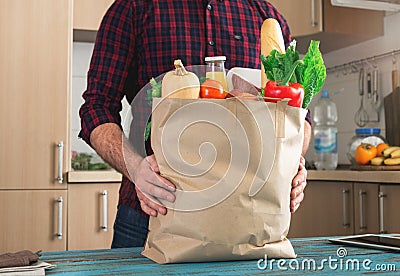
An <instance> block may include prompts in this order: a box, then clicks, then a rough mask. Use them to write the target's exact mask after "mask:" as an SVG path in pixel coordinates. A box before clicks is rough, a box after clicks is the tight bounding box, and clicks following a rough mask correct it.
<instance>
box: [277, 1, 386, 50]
mask: <svg viewBox="0 0 400 276" xmlns="http://www.w3.org/2000/svg"><path fill="white" fill-rule="evenodd" d="M269 2H271V3H272V4H273V5H274V6H275V7H276V8H277V9H278V10H279V11H280V12H281V13H282V14H283V16H284V17H285V18H286V20H287V21H288V23H289V27H290V30H291V33H292V35H293V36H294V38H295V39H296V40H297V41H298V44H297V49H298V50H299V51H300V52H301V53H304V52H305V51H306V50H307V47H308V45H309V41H310V39H314V40H320V41H321V46H320V47H321V51H322V52H329V51H333V50H337V49H340V48H343V47H346V46H349V45H352V44H357V43H360V42H362V41H365V40H368V39H372V38H375V37H378V36H381V35H383V23H384V22H383V17H384V13H383V12H380V11H371V10H365V9H353V8H343V7H334V6H332V5H331V3H330V0H296V1H293V0H271V1H269Z"/></svg>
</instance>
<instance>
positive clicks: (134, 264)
mask: <svg viewBox="0 0 400 276" xmlns="http://www.w3.org/2000/svg"><path fill="white" fill-rule="evenodd" d="M291 241H292V243H293V246H294V248H295V251H296V253H297V255H298V256H297V259H276V260H267V261H265V258H264V259H261V260H259V261H257V260H251V261H236V262H232V261H230V262H207V263H189V264H167V265H159V264H156V263H154V262H153V261H151V260H149V259H147V258H145V257H143V256H142V255H141V254H140V252H141V248H139V247H136V248H125V249H104V250H88V251H59V252H43V253H42V257H41V258H40V260H42V261H44V262H48V263H51V264H54V265H56V268H54V269H51V270H47V271H46V274H47V275H66V274H67V275H254V274H262V275H266V274H271V273H272V274H274V275H280V274H283V275H300V274H304V273H312V274H323V275H333V274H336V275H344V274H346V275H347V274H353V275H354V274H356V275H360V274H361V273H362V274H364V273H373V274H374V275H375V274H379V275H396V273H398V272H394V271H399V270H400V254H399V253H394V252H388V251H380V250H374V249H366V248H357V247H351V246H342V247H341V246H339V245H334V244H331V243H330V242H328V241H327V238H326V237H325V238H302V239H291Z"/></svg>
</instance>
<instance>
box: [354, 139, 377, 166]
mask: <svg viewBox="0 0 400 276" xmlns="http://www.w3.org/2000/svg"><path fill="white" fill-rule="evenodd" d="M376 154H377V149H376V147H375V146H374V145H371V144H367V143H362V144H361V145H359V146H358V147H357V149H356V154H355V156H354V159H355V160H356V162H357V163H358V164H360V165H366V164H368V163H369V161H371V159H372V158H374V157H376Z"/></svg>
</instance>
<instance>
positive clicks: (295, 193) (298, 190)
mask: <svg viewBox="0 0 400 276" xmlns="http://www.w3.org/2000/svg"><path fill="white" fill-rule="evenodd" d="M306 186H307V182H305V181H304V182H301V183H300V184H299V185H297V186H296V187H293V188H292V191H291V192H290V198H291V199H295V198H297V197H298V196H299V195H300V194H301V193H303V192H304V189H305V188H306Z"/></svg>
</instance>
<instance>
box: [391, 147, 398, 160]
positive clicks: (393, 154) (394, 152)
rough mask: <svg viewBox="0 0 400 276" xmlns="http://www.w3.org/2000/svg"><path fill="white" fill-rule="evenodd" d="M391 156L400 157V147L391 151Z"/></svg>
mask: <svg viewBox="0 0 400 276" xmlns="http://www.w3.org/2000/svg"><path fill="white" fill-rule="evenodd" d="M390 157H391V158H398V157H400V149H398V150H395V151H393V152H391V153H390Z"/></svg>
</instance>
